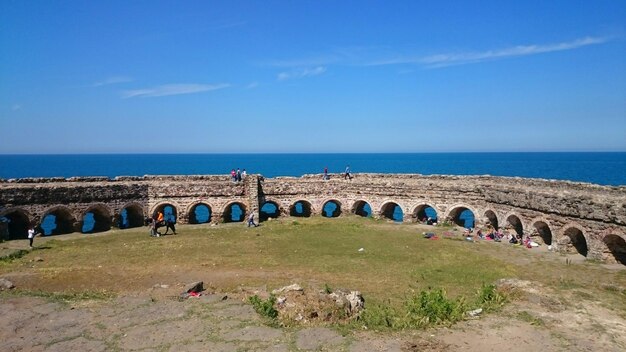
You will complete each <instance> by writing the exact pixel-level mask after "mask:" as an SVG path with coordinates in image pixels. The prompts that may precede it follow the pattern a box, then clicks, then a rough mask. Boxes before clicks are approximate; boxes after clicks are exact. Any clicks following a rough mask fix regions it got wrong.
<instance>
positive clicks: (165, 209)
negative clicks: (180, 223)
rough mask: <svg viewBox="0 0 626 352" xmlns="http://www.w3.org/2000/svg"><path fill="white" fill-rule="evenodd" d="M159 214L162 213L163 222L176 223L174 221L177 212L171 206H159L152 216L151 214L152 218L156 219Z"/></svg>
mask: <svg viewBox="0 0 626 352" xmlns="http://www.w3.org/2000/svg"><path fill="white" fill-rule="evenodd" d="M159 212H162V213H163V218H164V219H165V221H171V222H176V219H178V211H177V210H176V207H175V206H173V205H171V204H161V205H159V206H158V207H157V208H156V209H155V210H154V214H152V216H153V217H155V218H156V216H157V214H158V213H159Z"/></svg>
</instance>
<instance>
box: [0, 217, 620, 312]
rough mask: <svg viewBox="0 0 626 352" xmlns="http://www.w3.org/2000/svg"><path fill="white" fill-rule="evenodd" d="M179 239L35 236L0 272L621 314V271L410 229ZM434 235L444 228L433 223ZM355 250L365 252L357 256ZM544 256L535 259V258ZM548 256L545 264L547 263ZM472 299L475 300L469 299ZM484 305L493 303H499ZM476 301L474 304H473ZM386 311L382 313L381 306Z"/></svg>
mask: <svg viewBox="0 0 626 352" xmlns="http://www.w3.org/2000/svg"><path fill="white" fill-rule="evenodd" d="M179 228H180V231H179V235H177V236H165V237H160V238H152V237H149V235H148V229H147V228H146V227H143V228H138V229H128V230H115V231H111V233H110V234H106V235H103V236H93V235H70V236H68V237H57V238H56V239H55V240H53V241H50V240H49V239H45V240H44V239H41V240H40V242H39V245H45V246H48V247H50V248H49V249H46V250H45V251H41V252H40V253H39V256H41V257H42V258H43V259H44V261H43V262H37V263H32V262H30V261H29V260H28V257H25V258H14V259H12V260H11V261H9V262H5V263H3V265H1V266H0V275H2V274H4V273H12V272H21V273H25V274H28V277H29V280H28V281H27V282H25V283H24V284H23V288H24V289H26V290H28V289H34V290H36V289H38V288H41V287H45V288H46V290H49V291H51V292H98V291H102V290H104V291H107V292H116V293H127V292H138V291H145V290H146V289H149V288H150V287H152V286H153V285H154V284H156V283H167V284H176V283H180V282H182V283H186V282H191V281H195V280H203V281H205V283H207V284H208V283H210V284H211V286H212V288H214V289H215V290H217V291H229V290H236V289H238V288H239V287H240V286H251V287H258V286H262V285H267V287H268V288H269V289H270V290H271V289H272V288H277V287H282V286H284V285H288V284H292V283H294V282H297V283H299V284H301V285H302V286H304V287H307V286H309V287H315V288H317V289H319V290H324V289H325V288H326V287H328V288H330V287H332V288H347V289H354V290H359V291H361V292H362V293H363V295H364V297H365V299H366V302H367V303H366V304H367V306H368V307H372V306H379V307H384V306H389V309H405V308H406V307H405V302H406V301H407V300H408V298H407V297H413V295H419V294H420V292H422V291H437V290H443V291H445V292H446V298H448V299H450V300H456V299H460V298H461V297H465V298H466V302H469V303H470V304H469V305H478V304H479V303H478V302H477V301H479V300H480V298H479V297H480V296H481V294H477V292H479V291H481V290H486V291H483V292H482V297H483V298H485V297H489V296H490V295H492V294H494V292H491V291H489V290H490V289H485V287H488V286H485V285H490V284H493V283H494V282H495V281H496V280H497V279H500V278H508V277H516V278H520V279H525V280H531V281H533V282H539V283H542V284H544V285H546V286H549V287H554V288H556V289H557V290H564V291H569V290H572V289H575V288H580V287H584V288H585V290H586V291H585V292H589V294H591V295H593V296H594V297H595V298H596V299H597V300H599V301H602V302H606V303H607V304H610V305H611V306H612V307H613V309H615V310H616V311H617V312H618V313H619V312H621V313H620V314H624V312H626V300H624V294H623V291H622V290H621V289H616V290H612V289H603V288H602V287H607V286H606V285H609V284H611V285H614V286H615V287H621V288H623V287H626V271H610V270H606V269H604V268H602V267H601V266H600V265H597V264H593V263H589V264H587V263H585V264H581V265H578V264H577V265H569V266H565V265H563V264H562V262H561V260H560V259H559V258H557V259H558V260H549V258H550V257H549V256H545V257H539V256H538V255H537V254H533V253H531V252H530V251H528V250H518V249H515V248H512V247H511V246H509V245H507V244H504V243H485V242H480V243H469V242H466V241H452V240H448V239H440V240H427V239H424V238H422V236H421V233H422V232H423V231H425V230H424V229H423V228H419V227H417V226H415V225H408V224H402V225H398V224H391V223H389V222H386V221H378V220H371V219H364V218H359V217H345V218H336V219H326V218H321V217H313V218H298V219H297V220H295V219H293V218H285V219H279V220H276V221H268V222H264V223H262V226H260V227H257V228H247V227H245V226H244V225H243V224H220V225H219V226H209V225H187V226H185V225H181V226H179ZM429 231H434V232H437V233H438V234H441V233H442V232H443V231H448V230H447V229H446V228H437V227H431V228H430V229H429ZM359 248H364V251H363V252H359V251H358V249H359ZM537 258H543V259H537ZM546 258H548V259H546ZM477 297H478V298H477ZM492 298H493V299H495V301H494V302H496V303H493V302H492V303H490V304H492V305H493V306H491V307H486V308H487V309H492V308H496V307H497V306H499V305H501V304H502V302H501V301H499V298H498V297H490V299H492ZM475 301H476V302H475ZM381 309H387V308H381Z"/></svg>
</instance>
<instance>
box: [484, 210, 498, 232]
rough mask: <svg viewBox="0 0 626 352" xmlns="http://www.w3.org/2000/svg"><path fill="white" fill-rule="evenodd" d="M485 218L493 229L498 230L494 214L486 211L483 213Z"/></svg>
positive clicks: (496, 218)
mask: <svg viewBox="0 0 626 352" xmlns="http://www.w3.org/2000/svg"><path fill="white" fill-rule="evenodd" d="M485 217H486V218H487V220H489V225H491V226H492V227H493V228H494V229H496V230H497V229H498V217H497V216H496V213H494V212H493V211H491V210H487V211H486V212H485Z"/></svg>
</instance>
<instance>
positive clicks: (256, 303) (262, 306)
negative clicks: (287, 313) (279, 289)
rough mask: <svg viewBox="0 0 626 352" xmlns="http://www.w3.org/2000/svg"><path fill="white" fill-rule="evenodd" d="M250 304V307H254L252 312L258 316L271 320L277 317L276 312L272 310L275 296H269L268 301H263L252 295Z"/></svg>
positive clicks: (274, 309)
mask: <svg viewBox="0 0 626 352" xmlns="http://www.w3.org/2000/svg"><path fill="white" fill-rule="evenodd" d="M250 303H251V304H252V307H254V310H255V311H256V312H257V313H259V314H260V315H262V316H264V317H266V318H269V319H272V320H273V319H276V318H277V317H278V311H277V310H276V308H274V304H276V296H274V295H270V297H269V298H268V299H266V300H264V299H261V298H260V297H259V296H258V295H254V296H252V297H250Z"/></svg>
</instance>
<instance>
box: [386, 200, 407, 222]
mask: <svg viewBox="0 0 626 352" xmlns="http://www.w3.org/2000/svg"><path fill="white" fill-rule="evenodd" d="M398 207H399V208H400V211H401V212H402V216H401V217H400V219H399V220H398V219H395V218H394V213H395V211H396V208H398ZM404 213H405V211H404V209H402V206H401V205H400V204H399V203H398V202H396V201H393V200H388V201H385V202H383V204H382V205H381V206H380V216H382V217H384V218H386V219H389V220H393V221H397V222H402V220H403V218H404Z"/></svg>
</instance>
